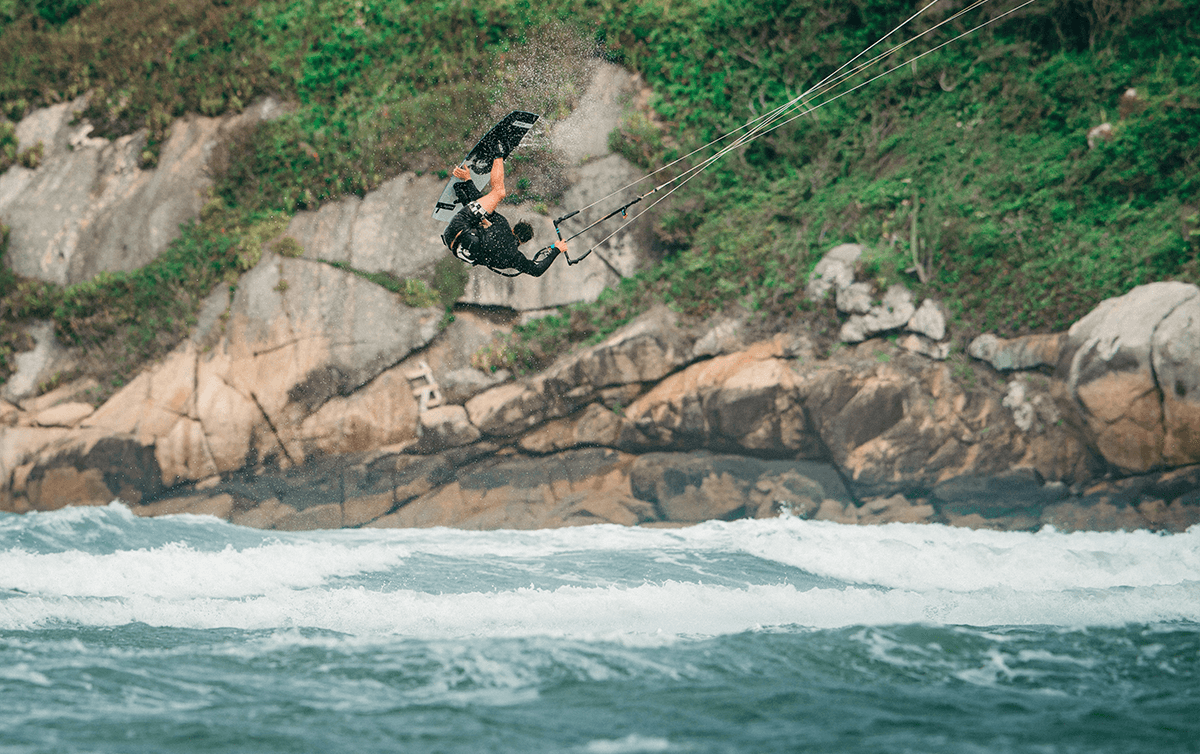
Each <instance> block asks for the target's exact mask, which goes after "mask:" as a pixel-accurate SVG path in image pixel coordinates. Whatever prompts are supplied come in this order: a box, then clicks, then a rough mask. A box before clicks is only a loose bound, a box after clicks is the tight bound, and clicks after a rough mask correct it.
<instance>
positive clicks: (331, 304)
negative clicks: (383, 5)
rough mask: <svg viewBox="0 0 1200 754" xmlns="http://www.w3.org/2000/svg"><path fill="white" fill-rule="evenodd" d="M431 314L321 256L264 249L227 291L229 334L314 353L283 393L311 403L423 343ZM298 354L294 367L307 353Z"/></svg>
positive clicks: (434, 318)
mask: <svg viewBox="0 0 1200 754" xmlns="http://www.w3.org/2000/svg"><path fill="white" fill-rule="evenodd" d="M438 315H439V313H438V311H437V310H436V309H410V308H408V307H406V306H404V305H403V304H402V303H400V300H399V298H398V297H397V296H395V295H394V294H392V293H390V292H389V291H387V290H386V289H384V288H381V287H379V286H377V285H375V284H373V283H370V282H368V281H366V280H364V279H362V278H360V277H358V276H357V275H353V274H350V273H347V272H344V271H342V270H338V269H335V268H333V267H330V266H329V265H326V264H323V263H321V262H312V261H309V260H307V259H284V258H280V257H277V256H275V255H272V254H268V255H265V256H264V258H263V260H262V262H260V263H259V264H258V266H256V267H255V268H254V269H253V270H251V271H250V272H248V273H246V275H245V276H243V278H242V284H241V285H240V286H239V287H238V291H237V294H236V295H235V296H234V298H233V303H232V304H231V305H230V329H231V332H233V333H234V338H232V339H231V340H232V341H233V344H234V345H235V346H236V345H237V342H238V341H239V340H241V341H242V342H244V343H245V344H246V347H247V348H248V349H250V350H252V351H253V352H254V353H255V354H256V355H258V354H266V353H270V352H272V351H275V350H278V349H285V348H286V349H297V350H298V351H303V352H304V353H305V354H311V355H317V356H321V357H322V358H321V359H320V360H319V362H316V363H314V366H313V368H312V370H311V371H309V372H308V374H307V376H306V377H305V379H304V380H303V381H302V382H299V383H297V384H295V385H292V386H290V387H289V389H288V399H289V401H291V402H294V403H302V404H305V405H306V406H307V407H308V408H309V409H310V410H311V409H313V408H316V407H318V406H320V405H321V404H322V403H324V402H325V401H326V400H328V399H329V398H330V397H332V396H333V395H336V394H339V393H341V394H345V393H348V392H350V391H352V390H354V389H355V388H358V387H360V386H361V385H363V384H365V383H366V382H367V381H368V380H370V379H371V378H373V377H375V376H376V375H378V374H379V373H381V372H382V371H383V370H384V369H386V368H388V367H390V366H392V365H393V364H396V363H397V362H398V361H399V360H400V359H401V358H402V357H403V356H405V355H407V354H408V353H409V352H411V351H412V350H414V349H416V348H418V347H420V346H423V345H425V344H426V343H428V342H429V341H430V340H432V339H433V337H434V336H435V335H436V334H437V332H438V320H439V319H440V317H439V316H438ZM297 357H298V358H300V361H298V362H296V364H295V365H294V366H296V367H299V366H300V363H301V362H304V361H308V356H307V355H305V356H303V357H300V356H299V354H297ZM264 376H265V375H264ZM277 376H278V375H276V376H274V377H277Z"/></svg>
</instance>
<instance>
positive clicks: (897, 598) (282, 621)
mask: <svg viewBox="0 0 1200 754" xmlns="http://www.w3.org/2000/svg"><path fill="white" fill-rule="evenodd" d="M1198 595H1200V584H1197V583H1195V582H1193V583H1191V584H1185V585H1176V586H1159V587H1143V588H1139V589H1119V590H1068V591H1059V592H1052V593H1051V592H1046V593H1029V592H1014V591H1011V590H1005V589H985V590H980V591H978V592H975V593H970V594H964V593H961V592H942V591H935V592H927V593H920V592H912V591H907V590H898V589H896V590H880V589H858V588H850V589H811V590H807V591H801V590H797V589H796V588H795V587H793V586H791V585H777V586H753V587H747V588H742V589H738V588H731V587H723V586H707V585H702V584H683V583H666V584H647V585H644V586H640V587H633V588H621V587H601V588H582V587H559V588H557V589H530V588H524V589H516V590H510V591H499V592H486V593H480V592H473V593H467V594H427V593H424V592H414V591H409V590H402V591H396V592H377V591H371V590H368V589H364V588H340V589H300V590H278V591H273V592H270V593H268V594H264V595H260V596H257V597H252V598H250V597H247V598H242V599H228V598H225V599H219V598H211V597H197V598H187V599H180V598H166V597H151V596H147V595H136V596H131V597H121V598H69V597H56V598H50V597H44V596H33V595H30V596H20V597H10V598H8V599H5V600H3V601H0V629H20V628H30V627H34V626H43V625H47V624H51V623H57V622H67V623H75V624H83V625H94V626H117V625H125V624H128V623H134V622H139V623H146V624H149V625H152V626H173V627H180V628H195V629H211V628H241V629H250V630H261V629H280V628H284V629H286V628H300V627H312V628H320V629H327V630H333V631H339V632H344V633H348V634H360V635H361V634H376V635H379V634H383V635H393V636H394V635H400V636H407V637H413V638H447V637H472V636H489V637H519V636H556V637H575V638H587V639H595V638H601V639H604V638H616V637H621V636H629V635H635V636H636V635H641V636H658V637H688V636H715V635H722V634H731V633H740V632H743V631H747V630H754V629H758V628H761V627H765V626H804V627H814V628H835V627H841V626H851V625H886V624H895V623H944V624H967V625H975V626H989V625H1021V624H1025V625H1030V624H1036V625H1062V626H1098V625H1122V624H1126V623H1153V622H1159V621H1171V620H1187V621H1200V599H1197V597H1198Z"/></svg>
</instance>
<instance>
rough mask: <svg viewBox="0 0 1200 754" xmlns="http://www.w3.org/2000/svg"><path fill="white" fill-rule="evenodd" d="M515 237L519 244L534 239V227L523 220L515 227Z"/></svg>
mask: <svg viewBox="0 0 1200 754" xmlns="http://www.w3.org/2000/svg"><path fill="white" fill-rule="evenodd" d="M512 231H513V235H514V236H516V237H517V243H518V244H523V243H525V242H526V241H528V240H529V239H531V238H533V226H532V225H530V224H529V223H527V222H525V221H524V220H522V221H521V222H519V223H517V224H516V225H514V226H513V229H512Z"/></svg>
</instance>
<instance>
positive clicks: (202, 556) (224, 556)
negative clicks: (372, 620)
mask: <svg viewBox="0 0 1200 754" xmlns="http://www.w3.org/2000/svg"><path fill="white" fill-rule="evenodd" d="M407 554H408V553H407V551H406V550H405V549H403V548H401V547H398V546H396V545H391V544H387V543H374V544H364V545H359V546H354V547H348V546H345V545H342V544H338V543H331V542H291V543H284V542H277V543H268V544H265V545H263V546H261V547H254V548H248V549H242V550H236V549H234V548H233V547H226V548H225V549H224V550H221V551H217V552H203V551H197V550H194V549H192V548H191V547H189V546H188V545H186V544H182V543H174V544H168V545H164V546H162V547H156V548H152V549H138V550H122V551H118V552H115V553H109V554H102V555H95V554H91V553H85V552H80V551H77V550H72V551H68V552H58V553H50V554H36V553H28V552H25V551H24V550H20V549H13V550H7V551H2V552H0V589H20V590H21V591H23V592H29V593H33V594H53V595H63V596H72V597H109V596H112V597H130V596H152V597H171V598H175V599H180V598H190V597H246V596H253V595H259V594H263V593H266V592H268V591H271V590H274V589H286V588H291V589H296V588H305V587H315V586H319V585H321V584H323V583H325V582H326V581H327V580H328V579H329V578H330V577H336V576H346V575H351V574H361V573H367V572H375V571H382V570H386V569H391V568H395V567H396V566H398V565H399V564H400V563H401V562H402V561H403V559H404V558H405V557H406V556H407Z"/></svg>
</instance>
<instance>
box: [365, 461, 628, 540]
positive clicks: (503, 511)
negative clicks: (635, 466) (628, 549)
mask: <svg viewBox="0 0 1200 754" xmlns="http://www.w3.org/2000/svg"><path fill="white" fill-rule="evenodd" d="M631 461H632V459H631V458H630V457H629V456H627V455H625V454H623V453H618V452H616V451H612V450H606V449H600V448H585V449H579V450H573V451H568V452H566V453H562V454H559V455H556V456H551V457H548V458H535V459H530V458H521V457H516V456H508V457H495V458H489V459H484V460H482V461H478V462H476V463H473V464H470V465H468V466H466V467H463V468H459V469H457V470H456V471H455V473H454V475H453V478H452V480H448V481H447V483H445V484H443V485H441V486H439V487H437V488H436V489H434V490H433V491H431V492H429V493H427V494H424V495H421V496H419V497H417V498H416V499H414V500H412V501H411V502H406V503H404V504H402V505H401V506H400V507H399V508H398V509H397V510H396V511H395V512H393V513H390V514H388V515H386V516H384V517H382V518H380V519H377V520H376V521H374V522H372V523H371V524H369V525H370V526H372V527H413V526H417V527H421V526H456V527H459V528H464V529H495V528H506V529H531V528H539V527H545V526H562V525H564V524H566V523H567V521H565V520H564V519H563V518H562V515H563V513H564V512H566V511H568V510H570V509H571V507H572V506H573V505H576V504H578V503H579V502H580V500H581V498H579V497H576V496H578V495H580V494H584V495H586V496H587V497H588V499H590V498H591V496H592V495H613V494H616V495H628V494H629V486H628V485H629V482H628V477H627V476H626V473H625V470H626V469H627V468H628V466H629V464H630V463H631Z"/></svg>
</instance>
